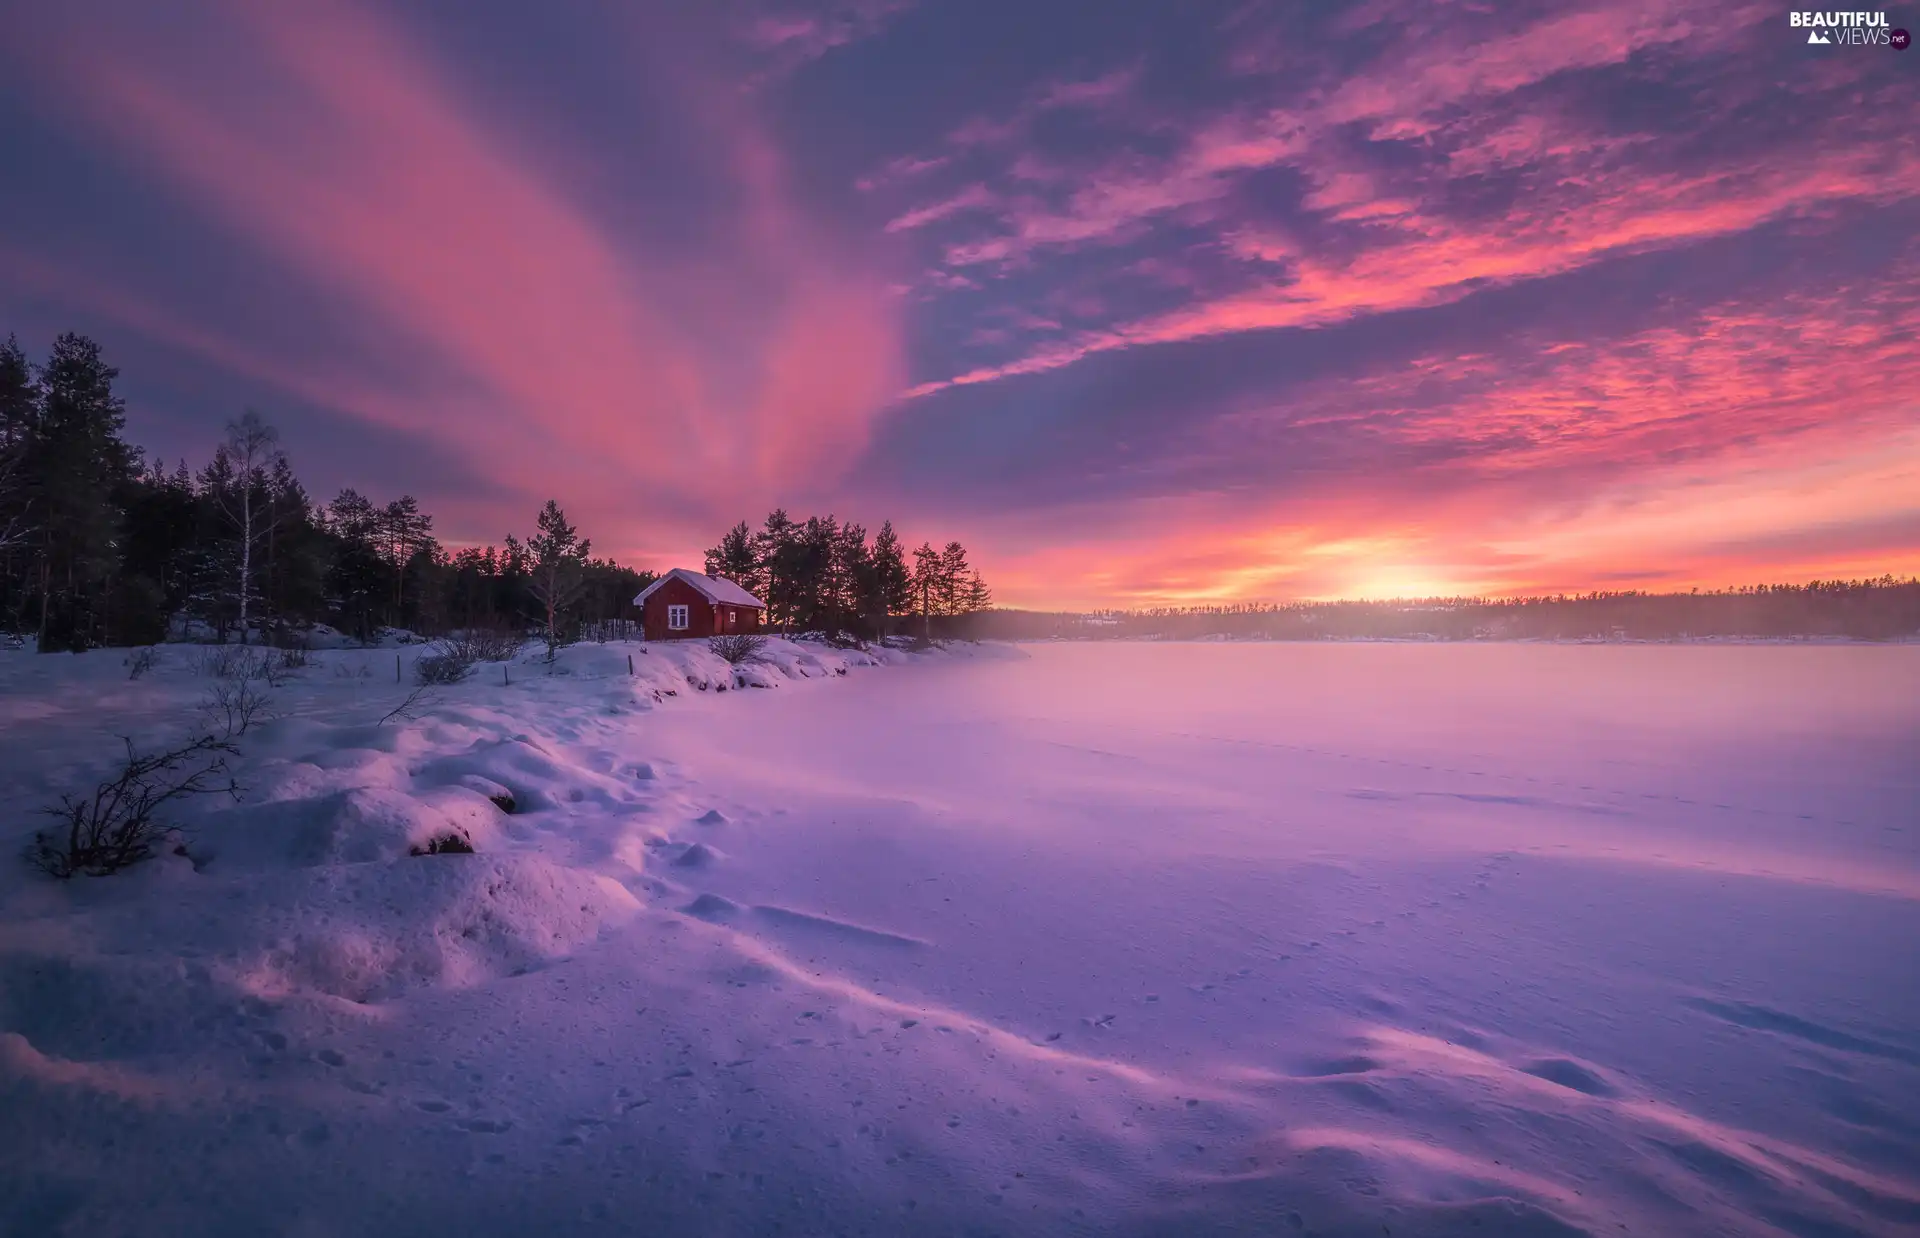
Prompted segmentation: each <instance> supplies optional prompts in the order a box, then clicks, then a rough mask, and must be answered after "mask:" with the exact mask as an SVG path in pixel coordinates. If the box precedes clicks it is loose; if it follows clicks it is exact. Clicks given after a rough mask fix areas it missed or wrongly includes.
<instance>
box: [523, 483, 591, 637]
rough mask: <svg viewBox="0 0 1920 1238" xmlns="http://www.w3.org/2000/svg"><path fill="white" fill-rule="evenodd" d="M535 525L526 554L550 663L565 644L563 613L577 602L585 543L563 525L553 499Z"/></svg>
mask: <svg viewBox="0 0 1920 1238" xmlns="http://www.w3.org/2000/svg"><path fill="white" fill-rule="evenodd" d="M536 524H537V526H538V531H537V532H536V533H535V534H534V535H533V536H532V537H530V538H528V539H527V555H528V557H529V558H530V559H531V560H532V563H531V567H532V579H531V582H530V588H531V589H532V592H533V597H534V600H535V601H536V602H537V603H538V604H539V606H540V608H541V612H542V614H543V617H544V619H545V631H544V633H543V636H544V638H545V640H546V642H547V660H548V661H549V662H551V661H552V660H553V657H554V655H555V654H556V653H557V652H559V650H560V647H561V646H562V645H564V644H566V643H567V641H568V637H569V631H568V628H567V626H566V620H567V618H568V616H567V611H568V610H570V609H571V608H572V607H573V606H574V604H575V603H577V602H578V601H579V600H580V596H581V593H582V592H583V590H584V588H585V580H584V575H585V569H586V565H587V551H588V548H589V543H588V542H586V541H585V540H584V539H582V538H581V536H580V534H579V531H578V530H576V529H575V528H574V527H573V526H572V525H571V524H569V523H567V516H566V513H565V512H563V511H561V510H560V504H559V503H558V502H557V501H555V500H553V499H548V500H547V505H546V506H545V507H543V508H541V509H540V515H539V518H538V520H537V521H536Z"/></svg>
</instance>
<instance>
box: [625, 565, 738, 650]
mask: <svg viewBox="0 0 1920 1238" xmlns="http://www.w3.org/2000/svg"><path fill="white" fill-rule="evenodd" d="M669 606H685V607H686V608H687V626H686V630H684V631H680V632H673V631H669V630H668V629H667V607H669ZM729 618H731V619H732V622H731V623H729V622H728V619H729ZM640 626H641V630H642V632H643V633H644V634H645V636H646V638H647V639H648V640H692V639H694V638H696V637H697V638H700V639H703V640H704V639H705V638H707V637H709V636H713V635H715V634H716V633H719V634H722V635H727V636H731V635H734V634H736V633H752V632H758V631H759V630H760V612H759V611H758V610H756V609H755V608H753V607H751V606H727V605H721V606H715V605H713V604H712V603H711V602H709V601H707V599H706V595H705V594H703V593H701V592H700V591H699V590H698V589H696V588H694V587H693V586H692V585H690V584H688V583H687V582H686V581H684V580H678V579H675V580H669V581H668V582H667V583H666V584H664V585H661V586H660V587H659V588H658V589H656V590H654V592H653V596H651V597H649V598H648V599H647V602H646V605H645V606H644V607H642V608H641V619H640Z"/></svg>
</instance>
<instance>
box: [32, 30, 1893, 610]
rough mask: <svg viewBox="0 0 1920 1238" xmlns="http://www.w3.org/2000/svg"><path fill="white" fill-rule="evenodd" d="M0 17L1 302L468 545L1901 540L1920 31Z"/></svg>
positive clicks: (1236, 561) (1649, 546)
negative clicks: (265, 422) (1819, 36)
mask: <svg viewBox="0 0 1920 1238" xmlns="http://www.w3.org/2000/svg"><path fill="white" fill-rule="evenodd" d="M0 7H4V8H6V9H8V10H10V11H8V12H6V13H4V14H0V18H3V20H0V26H3V27H4V28H5V29H6V30H7V32H8V33H7V37H6V38H5V39H0V169H3V170H4V171H3V172H0V333H3V332H9V331H10V332H13V333H16V334H17V335H18V336H19V337H20V340H21V343H22V345H23V346H24V347H26V348H27V350H28V352H29V353H30V354H33V355H43V354H44V353H45V351H46V348H47V346H48V345H49V344H50V343H51V341H52V339H53V337H54V335H55V334H57V333H58V332H60V331H63V330H77V331H81V332H83V333H86V334H89V335H91V336H93V337H94V338H96V339H98V340H99V341H100V342H101V344H102V345H103V347H104V348H105V349H106V351H107V354H108V357H109V359H110V360H112V361H113V362H115V363H116V364H118V365H119V366H120V368H121V370H122V379H121V388H122V391H123V393H124V394H125V395H126V397H127V399H128V403H129V417H128V423H129V436H130V437H131V438H133V439H134V440H135V441H136V442H138V443H140V444H142V445H143V446H145V447H146V448H148V449H150V450H152V451H154V452H156V453H158V454H160V455H161V456H163V457H165V458H166V459H168V460H169V461H171V460H173V459H175V458H177V457H182V456H184V457H186V458H188V459H189V460H190V461H194V462H199V461H201V460H204V459H205V457H206V456H207V454H208V453H209V452H210V450H211V447H212V445H213V443H214V442H215V441H216V440H217V438H218V436H219V434H220V432H221V429H222V427H223V426H224V425H225V423H226V422H228V421H229V420H231V419H233V418H234V417H236V416H238V414H239V413H240V412H241V411H242V410H243V409H246V408H255V409H258V410H259V411H261V412H262V413H263V414H264V415H266V416H267V417H268V418H269V419H270V420H271V421H273V422H274V423H275V424H277V425H278V426H279V427H280V429H281V431H282V434H283V439H284V443H285V446H286V448H287V450H288V453H289V455H290V456H291V457H292V459H293V462H294V464H295V467H296V469H297V470H298V471H299V472H300V474H301V476H302V477H303V479H304V480H306V481H307V483H308V485H309V488H310V489H312V490H313V491H314V492H315V493H316V494H317V495H319V496H320V497H323V498H324V497H330V496H331V494H332V493H334V492H335V491H337V490H338V489H339V488H340V487H342V486H353V487H355V488H357V489H359V490H361V491H362V492H365V493H368V494H369V495H370V496H372V497H374V498H375V499H376V500H382V501H383V500H385V499H387V498H390V497H393V496H395V495H398V494H400V493H403V492H405V493H411V494H414V495H416V496H418V497H419V498H420V499H421V501H422V503H423V505H424V506H425V507H426V508H427V509H428V510H430V511H432V512H433V513H434V515H435V518H436V532H438V533H439V534H440V536H441V537H442V539H443V541H445V542H447V543H448V544H452V545H460V544H472V543H487V542H497V541H499V540H500V539H501V538H502V537H503V536H504V535H505V534H507V533H510V532H520V533H524V532H525V531H526V530H527V529H528V528H529V527H530V526H531V524H532V522H533V515H534V513H535V511H536V510H537V508H538V506H539V504H540V503H541V502H542V501H544V500H545V499H546V498H548V497H557V498H559V499H560V500H561V501H562V503H563V505H564V506H565V507H566V508H567V509H568V512H569V514H570V515H571V516H573V518H574V519H575V522H576V523H577V524H579V525H580V526H582V528H583V531H584V532H586V533H587V534H588V535H589V536H590V537H591V538H592V539H593V542H594V545H595V549H596V551H597V552H602V553H610V554H613V555H616V556H617V557H620V558H621V559H623V560H625V561H629V562H632V563H634V564H635V565H636V566H645V567H652V568H655V569H664V568H666V567H671V566H676V565H687V566H698V565H699V555H700V552H701V550H702V549H703V548H705V547H706V546H709V545H711V544H713V543H714V542H715V541H717V540H718V537H719V535H720V533H721V532H722V531H723V530H724V529H725V528H726V527H727V526H729V525H731V524H732V523H733V522H735V521H736V520H740V519H747V520H749V521H751V522H753V523H756V524H757V523H758V522H759V520H760V518H761V517H762V516H764V514H765V513H766V512H767V511H768V510H769V509H770V508H772V507H773V506H774V505H776V504H779V505H784V506H785V507H787V508H788V509H789V510H790V511H794V512H796V513H811V512H823V513H824V512H828V511H832V512H834V513H836V514H838V515H839V516H840V517H842V518H843V519H852V520H857V521H860V522H862V523H864V524H866V525H867V526H868V527H869V528H870V529H872V528H877V527H878V525H879V523H880V521H881V520H882V519H884V518H891V519H892V520H893V521H894V522H895V524H896V526H897V527H898V528H899V529H900V530H901V532H902V534H903V536H905V537H906V538H907V539H908V540H909V541H910V542H912V543H917V542H918V541H920V540H922V539H932V540H934V541H935V542H936V543H937V542H940V541H944V540H946V539H949V538H958V539H960V540H962V541H963V542H965V543H966V545H967V546H968V547H969V549H970V551H971V553H972V557H973V559H974V561H975V562H976V564H978V565H979V566H980V567H981V568H982V569H983V570H984V571H985V573H986V575H987V577H988V579H989V581H990V583H991V584H992V585H993V586H994V588H995V595H996V600H997V601H998V602H999V603H1001V604H1003V605H1014V606H1032V607H1073V608H1080V607H1095V606H1117V607H1135V606H1152V605H1163V604H1183V603H1213V602H1231V601H1252V600H1276V601H1277V600H1288V599H1295V598H1314V597H1332V596H1349V597H1352V596H1375V597H1377V596H1395V595H1407V596H1412V595H1429V594H1460V593H1489V594H1514V593H1529V592H1556V591H1563V590H1575V589H1581V590H1584V589H1591V588H1600V589H1625V588H1651V589H1670V588H1686V587H1693V586H1699V587H1717V586H1724V585H1729V584H1738V583H1749V582H1755V581H1769V580H1805V579H1808V578H1812V577H1832V576H1860V575H1879V574H1881V573H1883V572H1892V573H1895V574H1900V575H1904V574H1911V573H1915V572H1920V382H1916V379H1920V343H1917V342H1916V341H1920V240H1917V239H1916V235H1915V234H1916V228H1915V225H1916V223H1920V132H1917V127H1916V125H1915V123H1914V118H1915V117H1916V115H1920V98H1917V96H1920V89H1917V88H1920V52H1914V51H1912V50H1911V49H1910V48H1909V49H1907V50H1896V49H1894V48H1893V47H1891V46H1888V45H1884V44H1882V45H1853V44H1848V43H1846V42H1844V41H1840V40H1836V41H1835V42H1833V43H1830V44H1828V45H1825V46H1808V45H1807V43H1806V36H1807V33H1808V32H1807V31H1806V30H1804V29H1800V28H1797V27H1794V26H1793V25H1792V24H1791V17H1790V10H1789V9H1788V8H1787V7H1784V6H1779V5H1772V4H1761V5H1749V4H1743V3H1739V2H1738V0H1734V2H1729V3H1719V2H1716V3H1713V4H1704V3H1679V2H1677V0H1612V2H1605V3H1581V2H1580V0H1573V2H1565V0H1543V2H1538V3H1535V2H1531V0H1528V2H1518V3H1497V4H1495V3H1459V4H1434V3H1408V4H1401V5H1395V4H1385V3H1370V2H1363V3H1358V4H1351V5H1340V4H1327V3H1313V4H1282V3H1276V4H1260V3H1246V2H1244V0H1240V2H1235V3H1211V2H1209V0H1181V2H1180V3H1170V2H1162V3H1140V2H1137V0H1091V2H1086V3H1081V2H1078V0H1045V2H1044V3H1037V4H1036V3H1033V2H1032V0H1024V2H1021V3H1013V2H1011V0H781V2H779V3H775V2H773V0H708V2H703V3H700V4H692V3H671V4H667V3H659V4H653V3H636V4H625V5H619V4H586V3H559V4H550V5H528V4H523V3H519V2H518V0H461V2H458V3H454V2H436V0H412V2H409V3H406V4H398V5H394V4H384V5H373V4H359V3H353V2H350V0H310V2H305V3H301V4H282V3H277V2H273V0H269V2H266V3H256V2H253V0H180V2H179V3H174V4H169V5H164V6H156V5H151V4H146V3H142V2H139V0H120V2H115V0H72V2H70V3H64V4H59V5H46V4H39V5H35V4H27V3H17V4H12V3H7V4H0ZM1885 21H1886V25H1885V26H1882V27H1876V28H1875V29H1877V30H1891V29H1895V28H1904V27H1912V26H1920V8H1913V9H1909V10H1901V9H1891V10H1887V11H1886V12H1885ZM1873 37H1875V38H1878V37H1879V36H1878V35H1877V34H1876V35H1874V36H1873Z"/></svg>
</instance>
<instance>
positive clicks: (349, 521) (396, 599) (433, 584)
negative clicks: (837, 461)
mask: <svg viewBox="0 0 1920 1238" xmlns="http://www.w3.org/2000/svg"><path fill="white" fill-rule="evenodd" d="M118 377H119V371H118V370H116V369H115V368H114V367H112V366H110V365H108V364H107V363H106V361H105V359H104V358H103V357H102V355H101V351H100V348H99V346H98V345H97V344H95V343H94V342H93V341H92V340H90V339H87V338H86V337H84V336H79V335H74V334H66V335H62V336H61V337H60V338H59V339H58V340H57V341H56V342H55V343H54V346H53V349H52V351H51V353H50V354H49V356H48V358H47V360H46V362H45V363H44V364H42V365H37V366H36V365H34V364H32V363H31V362H30V361H29V360H28V358H27V356H26V355H25V353H24V352H23V351H22V350H21V348H20V346H19V344H18V342H17V341H16V340H14V339H13V338H12V337H9V338H8V339H7V342H6V344H5V346H4V347H0V632H4V633H10V634H14V635H16V636H32V637H35V638H37V640H38V648H39V649H40V650H41V651H43V652H56V651H61V650H83V649H89V648H94V647H98V646H103V645H145V644H153V643H157V642H159V641H162V640H166V639H168V638H169V637H177V636H179V635H181V634H182V633H187V632H191V633H192V634H194V635H195V636H196V637H198V638H202V639H211V640H216V641H221V642H225V641H229V640H239V641H251V640H266V641H271V642H274V643H295V642H297V641H298V640H299V639H300V633H301V632H302V631H303V630H306V629H310V628H311V627H312V626H313V625H315V624H320V623H325V624H328V625H330V626H332V627H335V628H337V629H339V630H340V631H342V632H345V633H347V634H348V635H350V636H354V637H357V638H360V639H362V640H372V639H374V638H375V637H376V636H377V635H378V634H379V632H380V631H381V630H382V629H385V628H401V629H406V630H409V631H412V632H416V633H419V634H422V635H427V636H434V635H440V634H443V633H446V632H449V631H453V630H471V629H475V628H487V629H495V630H503V631H506V630H511V631H521V632H526V631H531V630H534V629H540V630H542V631H543V632H544V633H545V634H546V635H547V636H548V638H549V640H550V641H552V640H558V641H562V642H564V641H565V640H570V639H574V638H577V637H578V636H579V635H580V634H582V633H583V632H588V631H594V630H596V629H597V630H598V631H600V632H605V631H607V630H609V628H613V629H614V630H622V629H620V628H619V626H618V625H619V624H621V623H622V622H625V621H630V620H632V619H634V618H636V617H637V612H636V611H635V609H634V607H633V605H632V600H633V598H634V596H635V595H636V594H637V593H639V591H640V590H641V589H643V588H645V587H646V585H647V584H648V583H649V582H650V581H652V580H653V579H654V573H653V572H650V571H641V570H638V569H635V568H631V567H626V566H623V565H621V564H619V563H616V562H614V561H613V560H611V559H604V558H601V559H596V558H593V557H591V555H590V549H591V542H590V541H589V540H588V539H586V538H584V537H583V536H581V534H580V531H579V530H577V529H576V528H574V526H573V525H572V524H571V523H570V522H569V521H568V519H567V517H566V514H565V512H564V510H563V509H562V508H561V506H560V504H559V503H558V502H556V501H549V502H548V503H547V504H546V506H545V507H544V508H543V509H542V510H541V511H540V512H539V513H537V515H536V518H535V520H534V528H533V530H532V532H531V533H529V534H528V535H527V536H526V537H524V538H521V537H517V536H512V535H509V536H508V537H506V538H505V539H504V541H503V544H502V545H500V546H498V547H495V546H487V547H484V548H479V547H468V548H465V549H460V550H454V551H449V550H447V549H446V548H445V547H443V546H442V545H441V544H440V542H439V541H438V539H437V538H436V537H435V536H434V529H433V517H432V516H431V515H430V514H428V513H427V512H425V511H423V510H421V508H420V504H419V502H418V501H417V500H416V499H415V498H414V497H413V496H411V495H400V496H399V497H397V498H393V499H389V500H387V501H385V502H379V501H376V500H374V499H372V498H369V497H367V496H366V495H363V494H361V493H360V492H358V491H356V490H353V489H345V490H342V491H340V493H339V494H338V495H336V496H335V497H334V498H333V499H332V501H330V502H325V503H321V502H316V501H315V500H314V499H313V498H312V497H311V496H310V495H309V494H308V493H307V491H306V489H305V488H304V487H303V486H302V485H301V483H300V480H299V478H298V477H297V476H296V475H295V473H294V470H293V466H292V464H291V462H290V461H289V460H288V459H287V456H286V454H285V453H284V452H283V451H282V450H281V448H280V445H279V434H278V432H277V431H276V430H275V428H274V427H273V426H272V425H271V424H269V423H268V422H267V421H266V420H264V419H263V418H261V417H260V416H259V415H258V414H256V413H251V412H249V413H246V414H244V415H243V416H241V417H240V418H239V419H238V420H237V421H235V422H233V423H231V424H230V425H229V426H228V428H227V434H226V438H225V441H223V442H221V443H220V444H219V445H217V446H216V447H215V448H214V451H213V453H212V457H211V459H210V460H208V461H207V463H206V464H204V465H203V466H202V467H201V468H200V469H199V470H198V471H197V472H196V471H192V470H190V469H189V468H188V466H187V464H186V463H185V462H184V461H182V462H180V463H179V464H177V465H176V466H175V467H173V468H172V469H168V468H167V467H165V465H164V464H163V463H162V462H161V461H160V460H158V459H149V458H148V457H147V456H146V455H145V454H144V453H143V452H141V451H140V450H139V449H138V448H136V447H134V446H132V445H130V444H129V443H128V442H127V441H126V440H125V438H124V430H125V426H126V415H125V404H124V402H123V401H122V400H121V399H120V397H119V396H118V395H116V394H115V392H114V381H115V380H116V379H117V378H118ZM909 560H910V561H909ZM707 567H708V570H709V571H713V570H719V571H721V572H722V573H723V574H726V575H729V576H732V577H733V578H735V579H737V580H739V581H740V582H741V583H742V584H743V585H745V586H746V587H747V588H748V589H750V590H754V591H756V592H759V593H760V594H761V595H762V596H763V597H764V598H765V599H766V600H767V602H768V603H769V610H770V616H769V617H770V620H771V622H772V623H773V624H774V625H775V626H777V627H780V628H782V629H784V630H789V631H803V630H804V631H822V632H828V633H834V634H839V633H845V634H846V635H849V636H853V637H860V636H874V635H880V634H882V633H883V632H884V631H886V630H888V629H890V628H899V627H903V626H907V625H908V624H910V622H911V617H912V616H914V615H920V616H922V617H923V622H928V623H930V622H931V620H932V618H933V617H935V616H938V617H940V618H941V619H942V620H943V622H951V620H952V617H953V616H957V615H962V614H965V613H966V612H967V611H969V610H977V609H981V608H984V607H985V606H986V605H987V604H988V602H989V600H990V594H989V593H988V591H987V587H986V584H985V582H984V581H982V580H981V579H980V576H979V574H978V573H977V572H975V571H973V569H972V568H971V567H970V566H969V565H968V563H967V556H966V550H965V548H964V547H962V546H961V545H960V544H959V543H958V542H949V543H947V545H946V546H945V548H944V549H941V550H935V549H934V548H933V547H932V546H931V545H922V546H921V547H920V548H919V549H918V550H915V551H913V552H912V553H911V555H910V556H909V555H908V554H907V553H906V552H905V551H904V550H903V548H902V546H901V544H900V541H899V539H898V537H897V536H896V535H895V534H894V532H893V526H892V525H891V524H890V523H888V524H883V525H882V526H881V529H880V533H879V535H878V536H877V537H876V538H874V539H873V541H872V542H871V543H869V542H868V540H867V537H866V533H865V530H864V529H862V528H861V527H860V526H858V525H853V524H841V523H840V522H839V521H837V520H836V519H835V518H834V517H832V516H826V517H809V518H808V519H806V520H803V521H795V520H791V519H789V518H788V517H787V515H786V513H784V512H778V511H777V512H775V513H773V515H771V516H769V517H768V518H767V521H766V524H765V525H764V526H763V528H762V529H761V530H760V531H759V532H757V533H753V532H749V531H748V530H747V527H746V525H744V524H742V525H739V526H736V528H735V529H733V530H732V531H730V532H729V533H728V534H727V536H726V537H725V538H723V539H722V541H721V543H720V545H719V546H717V547H715V549H714V551H713V552H711V553H710V554H709V555H708V561H707Z"/></svg>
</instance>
